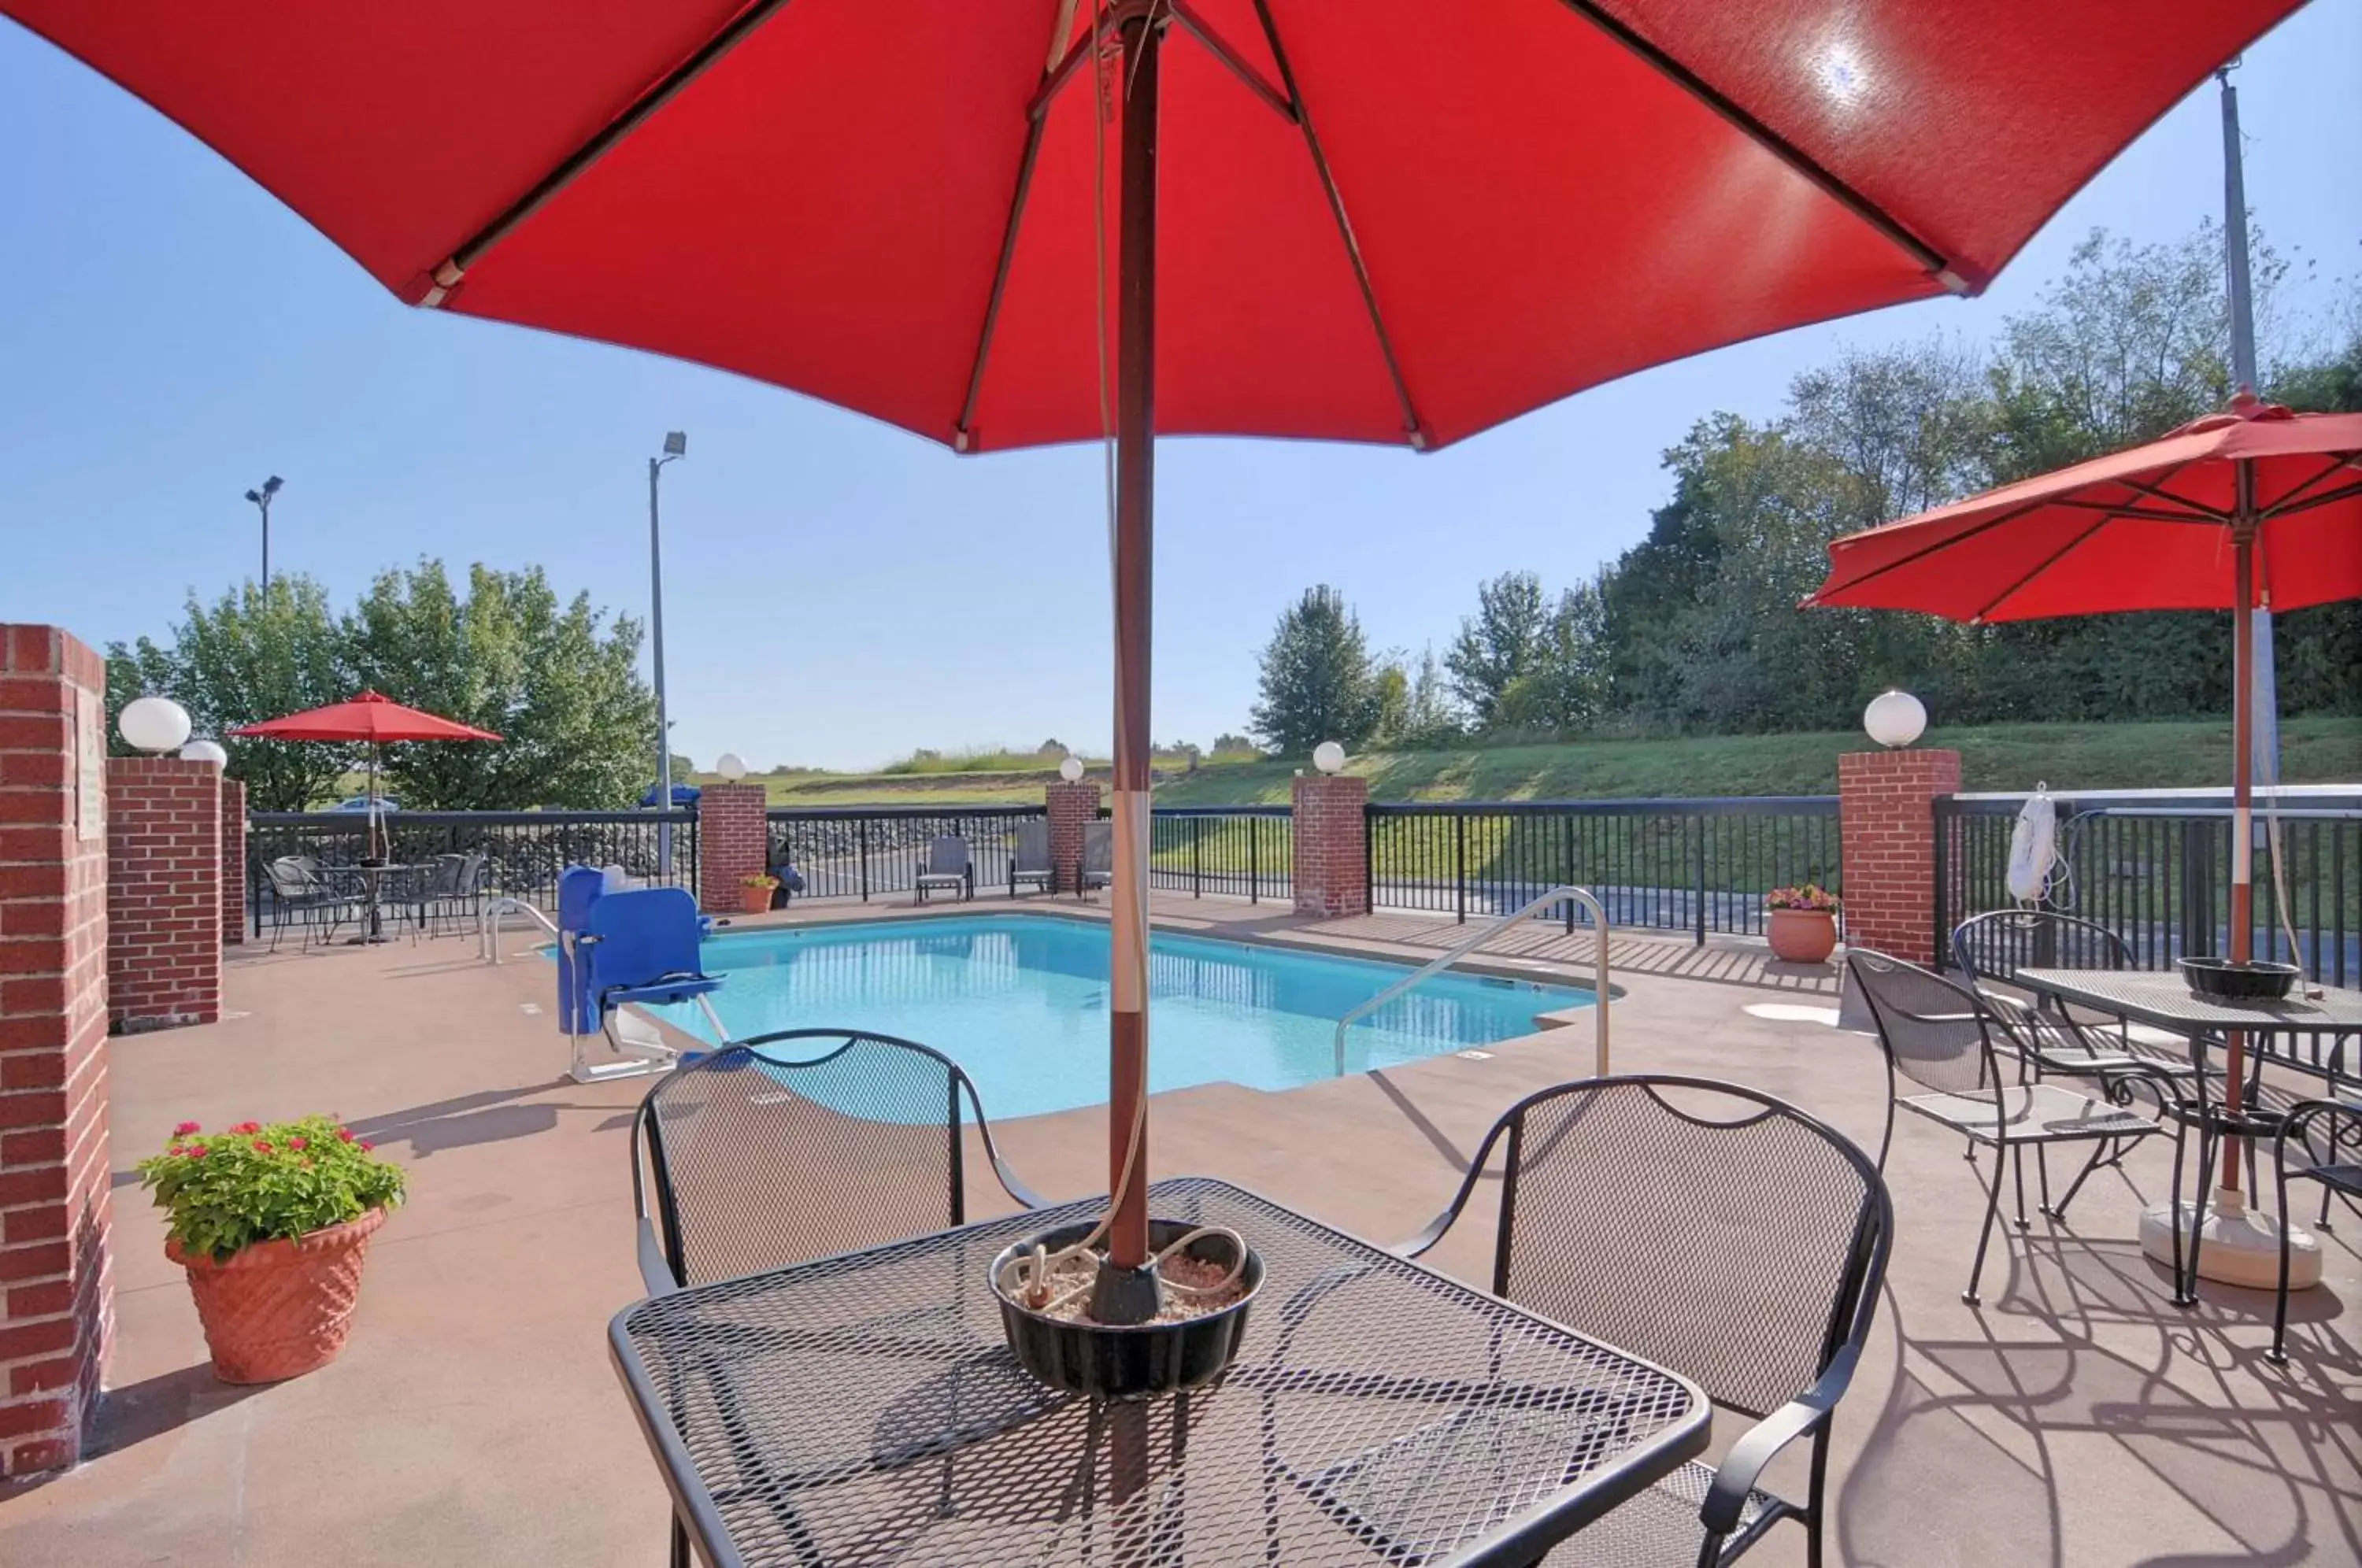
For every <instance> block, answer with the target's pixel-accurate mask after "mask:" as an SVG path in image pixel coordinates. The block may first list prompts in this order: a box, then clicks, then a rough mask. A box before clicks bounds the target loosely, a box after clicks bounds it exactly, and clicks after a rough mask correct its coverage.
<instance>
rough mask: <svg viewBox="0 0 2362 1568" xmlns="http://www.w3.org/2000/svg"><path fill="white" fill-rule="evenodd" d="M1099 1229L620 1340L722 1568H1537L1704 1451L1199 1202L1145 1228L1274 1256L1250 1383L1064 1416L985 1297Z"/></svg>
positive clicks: (1578, 1374)
mask: <svg viewBox="0 0 2362 1568" xmlns="http://www.w3.org/2000/svg"><path fill="white" fill-rule="evenodd" d="M1104 1207H1105V1200H1104V1199H1090V1200H1087V1201H1084V1202H1080V1203H1074V1204H1069V1205H1066V1206H1065V1207H1064V1208H1059V1209H1047V1210H1039V1211H1035V1212H1032V1213H1025V1214H1019V1215H1013V1216H1010V1217H1009V1218H1007V1219H1003V1220H990V1221H988V1222H986V1223H983V1224H978V1225H970V1226H966V1227H964V1228H962V1229H959V1230H955V1231H944V1232H942V1233H940V1234H936V1235H931V1236H922V1237H917V1238H913V1239H911V1240H910V1241H906V1242H896V1243H894V1244H892V1245H889V1246H885V1247H878V1248H875V1249H872V1250H869V1251H866V1252H859V1253H847V1254H845V1255H844V1256H841V1257H837V1258H832V1259H826V1260H822V1261H821V1262H817V1263H810V1264H798V1265H796V1266H793V1267H789V1268H784V1269H778V1270H776V1271H773V1272H770V1273H767V1274H760V1275H748V1276H746V1277H745V1278H742V1279H736V1280H731V1281H726V1282H723V1283H722V1284H718V1285H711V1286H698V1287H695V1288H692V1289H687V1290H681V1291H676V1292H672V1293H669V1294H667V1295H663V1296H658V1297H651V1298H649V1299H647V1300H646V1301H643V1302H641V1303H639V1304H638V1305H636V1306H634V1307H632V1308H629V1309H626V1310H625V1311H624V1312H623V1313H622V1314H620V1315H619V1316H617V1317H616V1318H615V1320H613V1324H612V1325H611V1326H610V1329H609V1339H610V1342H611V1345H612V1349H613V1353H614V1358H615V1363H616V1366H617V1369H618V1371H619V1373H620V1374H621V1375H622V1377H623V1380H624V1386H625V1388H626V1390H627V1391H628V1392H629V1394H630V1397H631V1399H632V1403H633V1406H634V1408H635V1411H636V1413H637V1414H638V1416H639V1418H640V1422H641V1425H642V1428H643V1430H645V1432H646V1435H647V1437H648V1441H649V1444H650V1446H651V1448H652V1449H654V1451H655V1452H656V1455H657V1462H658V1463H659V1465H660V1467H661V1468H662V1469H663V1471H664V1473H665V1479H666V1482H667V1484H668V1486H669V1487H670V1488H671V1491H672V1495H673V1498H674V1502H675V1506H676V1507H678V1509H679V1512H680V1515H681V1518H683V1519H684V1520H686V1521H687V1523H688V1526H689V1529H690V1535H691V1536H692V1537H693V1538H694V1539H695V1540H697V1542H698V1543H699V1546H700V1548H701V1551H703V1552H704V1554H705V1556H706V1558H707V1560H708V1561H710V1562H713V1563H715V1564H717V1565H718V1568H731V1565H734V1564H739V1563H749V1562H789V1561H792V1562H811V1563H826V1562H838V1561H844V1562H856V1561H857V1562H880V1561H888V1560H890V1561H893V1562H904V1563H913V1562H942V1563H962V1564H966V1563H978V1562H1028V1563H1043V1564H1047V1563H1070V1562H1071V1563H1081V1562H1109V1563H1116V1562H1156V1563H1159V1564H1181V1563H1209V1564H1233V1563H1242V1562H1287V1563H1291V1564H1298V1563H1301V1564H1347V1563H1379V1562H1436V1563H1462V1564H1467V1563H1529V1562H1539V1561H1540V1558H1541V1556H1542V1554H1543V1553H1544V1552H1545V1551H1548V1550H1549V1548H1550V1547H1551V1544H1552V1543H1553V1542H1556V1541H1558V1540H1563V1539H1564V1538H1565V1537H1567V1536H1569V1535H1572V1534H1573V1533H1574V1532H1576V1531H1577V1530H1579V1529H1582V1528H1583V1526H1584V1525H1585V1524H1586V1523H1588V1522H1590V1521H1591V1520H1593V1519H1595V1518H1598V1517H1599V1516H1600V1515H1602V1514H1604V1513H1606V1511H1607V1510H1609V1509H1610V1508H1613V1507H1616V1506H1617V1504H1618V1503H1620V1502H1623V1501H1624V1500H1625V1499H1627V1498H1628V1497H1630V1496H1633V1495H1635V1494H1636V1493H1638V1492H1639V1491H1641V1490H1642V1489H1644V1488H1646V1487H1648V1486H1649V1485H1651V1484H1652V1483H1653V1482H1655V1481H1657V1480H1659V1479H1661V1478H1662V1477H1664V1476H1665V1475H1667V1474H1671V1473H1672V1471H1674V1470H1676V1469H1678V1468H1679V1467H1680V1466H1681V1464H1682V1463H1683V1462H1684V1461H1686V1460H1688V1459H1690V1458H1692V1457H1694V1456H1695V1455H1696V1454H1697V1453H1698V1452H1700V1451H1701V1450H1703V1449H1704V1447H1705V1442H1706V1439H1707V1432H1708V1420H1709V1414H1710V1412H1709V1408H1708V1406H1707V1403H1706V1400H1705V1396H1704V1395H1703V1394H1702V1393H1700V1392H1699V1390H1698V1389H1697V1388H1696V1387H1695V1386H1694V1385H1692V1384H1690V1383H1689V1382H1688V1381H1687V1380H1685V1379H1683V1378H1681V1377H1678V1376H1676V1375H1673V1374H1672V1373H1669V1372H1666V1371H1663V1370H1662V1369H1661V1368H1658V1367H1656V1366H1653V1365H1650V1364H1648V1363H1646V1362H1643V1361H1640V1360H1639V1359H1637V1358H1635V1357H1633V1356H1630V1355H1628V1354H1626V1353H1623V1352H1621V1351H1618V1350H1616V1349H1615V1348H1613V1347H1612V1346H1607V1345H1603V1344H1600V1343H1598V1342H1595V1341H1592V1340H1588V1339H1585V1338H1584V1337H1583V1336H1582V1335H1580V1334H1576V1333H1574V1332H1573V1331H1569V1330H1566V1329H1562V1328H1559V1327H1557V1326H1556V1325H1554V1324H1551V1323H1550V1322H1547V1321H1545V1320H1541V1319H1539V1318H1535V1317H1533V1316H1531V1315H1530V1314H1529V1313H1527V1312H1525V1311H1523V1310H1521V1309H1518V1308H1517V1307H1514V1306H1511V1305H1510V1304H1508V1303H1507V1302H1505V1301H1501V1300H1498V1299H1496V1298H1495V1297H1489V1296H1486V1295H1485V1294H1483V1293H1482V1292H1479V1291H1477V1290H1474V1289H1472V1288H1470V1287H1469V1286H1464V1285H1462V1284H1460V1283H1459V1282H1457V1281H1455V1280H1451V1279H1448V1278H1446V1277H1444V1276H1443V1275H1439V1274H1436V1273H1433V1272H1432V1271H1430V1270H1429V1269H1426V1268H1424V1267H1422V1266H1420V1265H1418V1264H1413V1263H1409V1262H1406V1261H1404V1260H1403V1259H1401V1258H1398V1257H1396V1256H1395V1255H1393V1254H1392V1253H1387V1252H1385V1251H1384V1250H1382V1249H1380V1248H1378V1247H1375V1246H1373V1245H1371V1244H1370V1243H1368V1242H1361V1241H1357V1240H1355V1239H1353V1238H1352V1237H1350V1236H1346V1235H1344V1234H1342V1233H1341V1232H1339V1231H1332V1230H1330V1228H1328V1227H1327V1226H1325V1225H1322V1224H1320V1223H1319V1222H1318V1221H1316V1220H1310V1219H1308V1218H1306V1217H1305V1216H1303V1215H1300V1214H1297V1213H1296V1212H1294V1211H1292V1210H1290V1209H1285V1208H1282V1207H1280V1206H1279V1205H1277V1204H1275V1203H1272V1202H1270V1201H1268V1200H1267V1199H1264V1198H1258V1197H1256V1196H1254V1195H1253V1194H1251V1193H1248V1192H1245V1191H1243V1190H1242V1189H1240V1188H1238V1187H1231V1186H1229V1185H1227V1184H1225V1183H1222V1182H1219V1181H1212V1180H1208V1179H1205V1178H1198V1177H1191V1178H1184V1179H1178V1180H1170V1181H1163V1182H1159V1183H1157V1184H1155V1186H1154V1187H1152V1188H1151V1189H1150V1207H1151V1210H1152V1212H1153V1213H1155V1214H1156V1215H1158V1216H1159V1217H1169V1218H1174V1219H1185V1220H1197V1221H1199V1222H1202V1223H1209V1224H1225V1225H1230V1226H1232V1227H1234V1228H1236V1229H1238V1230H1239V1231H1242V1233H1244V1234H1245V1235H1246V1236H1247V1237H1248V1239H1249V1242H1250V1243H1251V1244H1252V1245H1253V1246H1254V1247H1255V1248H1256V1249H1257V1251H1258V1252H1259V1253H1261V1254H1262V1256H1263V1259H1264V1268H1265V1276H1264V1285H1263V1288H1262V1290H1261V1292H1260V1293H1259V1294H1258V1296H1257V1297H1256V1299H1255V1301H1254V1303H1253V1308H1252V1309H1251V1316H1250V1319H1249V1321H1248V1324H1247V1328H1246V1332H1245V1342H1244V1345H1243V1348H1242V1351H1241V1353H1240V1355H1239V1359H1238V1361H1237V1362H1236V1363H1235V1364H1233V1365H1232V1366H1231V1370H1230V1372H1229V1373H1228V1375H1226V1376H1225V1377H1224V1378H1223V1380H1221V1381H1220V1383H1218V1384H1216V1385H1214V1386H1210V1387H1207V1388H1201V1389H1198V1390H1196V1391H1195V1392H1191V1393H1186V1394H1180V1395H1174V1396H1168V1397H1163V1398H1159V1399H1156V1400H1153V1401H1148V1402H1142V1403H1137V1404H1100V1403H1096V1402H1093V1401H1090V1400H1087V1399H1084V1398H1081V1397H1075V1396H1068V1395H1060V1394H1055V1393H1053V1392H1051V1391H1049V1390H1047V1389H1045V1388H1044V1387H1043V1386H1041V1385H1040V1384H1037V1383H1036V1382H1034V1381H1033V1380H1032V1378H1031V1377H1030V1376H1029V1375H1026V1374H1025V1373H1024V1372H1023V1371H1022V1370H1021V1369H1020V1368H1019V1366H1018V1365H1017V1364H1016V1362H1015V1360H1014V1359H1013V1358H1012V1357H1011V1356H1010V1353H1009V1352H1008V1350H1007V1348H1006V1346H1005V1344H1004V1342H1003V1341H1002V1336H1001V1329H1000V1318H999V1304H998V1302H997V1300H996V1299H995V1297H994V1295H993V1292H992V1290H991V1289H990V1287H989V1285H988V1281H987V1278H986V1271H987V1269H988V1265H989V1264H990V1263H991V1260H992V1258H993V1257H994V1255H995V1254H996V1253H999V1251H1000V1250H1001V1249H1002V1248H1003V1247H1005V1246H1007V1245H1009V1244H1010V1242H1012V1241H1015V1240H1016V1239H1017V1238H1019V1237H1021V1236H1023V1235H1027V1234H1031V1233H1032V1232H1034V1231H1040V1230H1044V1229H1048V1228H1051V1227H1054V1226H1056V1225H1059V1224H1062V1223H1065V1222H1068V1221H1071V1220H1088V1219H1091V1218H1094V1217H1096V1216H1097V1215H1098V1212H1099V1211H1100V1209H1103V1208H1104ZM1120 1471H1121V1472H1124V1474H1119V1472H1120Z"/></svg>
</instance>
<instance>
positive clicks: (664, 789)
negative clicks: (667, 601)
mask: <svg viewBox="0 0 2362 1568" xmlns="http://www.w3.org/2000/svg"><path fill="white" fill-rule="evenodd" d="M688 455H689V437H688V436H685V435H683V434H682V433H681V432H680V431H678V430H675V431H671V432H668V434H667V435H666V436H665V439H664V456H663V457H661V458H649V459H648V634H649V637H650V639H651V641H652V643H653V644H654V646H655V649H656V675H657V812H659V813H661V814H660V815H659V816H658V817H657V875H659V876H661V877H662V878H664V879H665V880H666V881H668V882H669V881H671V880H672V721H671V718H670V717H669V715H668V713H667V712H666V710H665V671H664V535H663V532H662V529H661V525H659V523H658V522H657V475H658V474H660V473H662V472H663V471H664V466H665V465H666V464H667V463H669V462H671V461H672V460H673V459H674V458H681V457H686V456H688Z"/></svg>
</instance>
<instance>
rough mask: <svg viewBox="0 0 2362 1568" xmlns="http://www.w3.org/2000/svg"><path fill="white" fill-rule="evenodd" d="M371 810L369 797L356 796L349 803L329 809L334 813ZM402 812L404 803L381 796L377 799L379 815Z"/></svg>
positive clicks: (342, 803)
mask: <svg viewBox="0 0 2362 1568" xmlns="http://www.w3.org/2000/svg"><path fill="white" fill-rule="evenodd" d="M369 809H370V798H369V797H368V796H367V795H356V796H354V797H353V798H352V799H351V800H349V801H337V803H336V804H335V805H333V806H330V807H329V808H328V810H330V811H332V812H366V811H368V810H369ZM400 810H402V802H401V801H397V800H395V799H394V798H393V797H392V796H391V795H380V796H379V797H378V798H377V814H378V815H380V816H383V815H385V814H386V813H387V812H398V811H400Z"/></svg>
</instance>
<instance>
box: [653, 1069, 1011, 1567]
mask: <svg viewBox="0 0 2362 1568" xmlns="http://www.w3.org/2000/svg"><path fill="white" fill-rule="evenodd" d="M963 1102H964V1103H965V1104H966V1114H967V1115H968V1116H973V1117H974V1119H975V1120H974V1123H973V1125H974V1126H975V1129H976V1132H977V1135H978V1138H979V1140H980V1142H981V1143H983V1146H984V1155H985V1158H986V1159H987V1160H988V1162H989V1163H990V1165H991V1166H992V1174H993V1176H994V1178H995V1179H996V1180H998V1181H999V1184H1000V1187H1001V1190H1002V1191H1004V1192H1006V1193H1008V1194H1009V1196H1010V1197H1011V1198H1015V1199H1016V1200H1017V1201H1018V1202H1019V1203H1020V1204H1022V1205H1023V1206H1024V1207H1026V1208H1028V1209H1038V1208H1040V1207H1041V1206H1042V1199H1041V1198H1038V1197H1036V1196H1035V1195H1034V1194H1033V1192H1032V1190H1031V1189H1029V1188H1028V1187H1026V1186H1025V1185H1024V1184H1023V1183H1022V1182H1021V1181H1019V1180H1018V1179H1017V1176H1016V1173H1015V1172H1013V1171H1011V1170H1010V1168H1009V1166H1008V1165H1007V1164H1006V1163H1004V1162H1003V1161H1002V1159H1001V1157H1000V1153H999V1150H998V1149H997V1148H995V1147H994V1145H993V1142H992V1128H991V1126H990V1124H989V1123H988V1122H987V1121H985V1119H984V1107H983V1104H982V1102H981V1101H979V1100H978V1099H977V1093H976V1085H975V1084H973V1083H972V1082H970V1081H969V1079H968V1076H967V1075H966V1073H964V1072H962V1071H961V1070H960V1067H959V1064H957V1063H956V1062H954V1061H953V1060H952V1059H951V1058H950V1057H948V1056H946V1055H944V1054H943V1053H942V1052H940V1051H936V1050H933V1049H932V1048H930V1047H928V1046H925V1045H921V1044H919V1043H916V1042H914V1041H909V1040H898V1039H895V1038H894V1037H893V1036H891V1035H886V1034H872V1033H869V1032H866V1031H864V1030H858V1029H788V1030H781V1031H779V1032H777V1033H772V1034H761V1035H756V1037H755V1038H753V1039H751V1040H745V1041H741V1042H738V1043H734V1044H732V1045H728V1046H725V1047H723V1049H721V1050H719V1051H715V1052H713V1053H712V1054H710V1055H702V1056H696V1057H688V1058H684V1059H683V1060H682V1063H681V1065H680V1066H679V1067H678V1068H676V1069H675V1070H674V1071H673V1072H672V1073H670V1074H669V1075H668V1076H667V1077H664V1078H663V1079H662V1080H660V1081H659V1082H658V1083H657V1086H656V1087H655V1088H652V1089H650V1090H649V1091H648V1092H647V1094H646V1097H645V1098H643V1099H641V1101H640V1109H639V1110H638V1112H637V1113H636V1114H635V1115H634V1117H633V1118H632V1206H633V1209H634V1212H635V1214H636V1216H637V1219H638V1226H637V1228H638V1232H639V1264H640V1279H641V1282H642V1284H644V1285H645V1286H646V1288H647V1291H648V1293H649V1294H650V1295H652V1296H661V1295H664V1294H665V1293H667V1292H668V1291H672V1290H677V1289H679V1288H681V1287H682V1286H690V1285H704V1284H710V1283H712V1281H715V1280H720V1279H729V1278H733V1277H734V1276H736V1275H743V1274H752V1273H755V1272H756V1271H758V1270H762V1269H771V1268H784V1267H786V1266H787V1265H788V1264H796V1263H805V1262H809V1261H810V1260H811V1259H813V1258H823V1257H829V1256H833V1255H834V1254H835V1253H844V1252H852V1251H855V1250H856V1249H858V1248H861V1247H869V1246H877V1245H881V1244H883V1243H885V1242H893V1241H899V1240H900V1239H901V1238H903V1237H905V1236H912V1235H922V1234H924V1233H926V1232H928V1231H940V1230H943V1229H944V1228H945V1227H946V1226H952V1225H962V1224H966V1222H967V1193H966V1176H967V1136H966V1132H967V1126H968V1125H969V1124H968V1123H967V1121H966V1120H965V1119H964V1117H963V1113H962V1110H961V1106H962V1104H963ZM945 1306H946V1310H950V1309H953V1304H951V1303H946V1304H945ZM672 1562H674V1564H675V1565H676V1568H688V1563H689V1562H690V1551H689V1537H688V1534H687V1532H686V1531H684V1530H683V1529H681V1527H680V1523H679V1519H678V1518H676V1519H675V1520H674V1522H673V1529H672Z"/></svg>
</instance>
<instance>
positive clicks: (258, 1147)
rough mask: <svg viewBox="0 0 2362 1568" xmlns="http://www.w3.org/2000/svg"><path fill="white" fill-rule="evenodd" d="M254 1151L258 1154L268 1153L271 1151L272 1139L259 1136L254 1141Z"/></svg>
mask: <svg viewBox="0 0 2362 1568" xmlns="http://www.w3.org/2000/svg"><path fill="white" fill-rule="evenodd" d="M254 1152H255V1153H256V1154H269V1153H270V1139H268V1138H257V1139H256V1140H255V1141H254Z"/></svg>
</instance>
